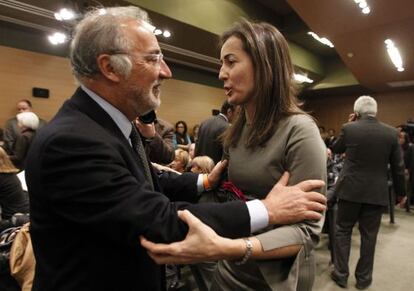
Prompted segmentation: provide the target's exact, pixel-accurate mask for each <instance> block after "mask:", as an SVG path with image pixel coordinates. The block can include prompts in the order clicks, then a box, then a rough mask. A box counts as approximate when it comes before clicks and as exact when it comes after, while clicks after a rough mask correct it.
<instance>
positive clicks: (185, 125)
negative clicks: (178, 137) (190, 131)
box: [175, 120, 187, 135]
mask: <svg viewBox="0 0 414 291" xmlns="http://www.w3.org/2000/svg"><path fill="white" fill-rule="evenodd" d="M180 124H182V125H184V133H183V135H186V134H187V123H185V121H182V120H180V121H177V123H176V124H175V132H176V133H178V131H177V129H178V126H179V125H180Z"/></svg>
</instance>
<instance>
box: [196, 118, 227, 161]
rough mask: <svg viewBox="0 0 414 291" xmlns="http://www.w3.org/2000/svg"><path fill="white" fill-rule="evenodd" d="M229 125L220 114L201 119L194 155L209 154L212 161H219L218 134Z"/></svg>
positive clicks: (220, 149) (219, 145)
mask: <svg viewBox="0 0 414 291" xmlns="http://www.w3.org/2000/svg"><path fill="white" fill-rule="evenodd" d="M229 126H230V124H229V123H228V121H227V120H226V119H225V118H224V117H223V116H222V115H220V114H219V115H215V116H212V117H210V118H209V119H207V120H205V121H203V122H202V123H201V125H200V129H199V131H198V139H197V143H196V147H195V156H196V157H197V156H209V157H210V158H212V159H213V161H214V163H217V162H219V161H220V160H221V158H222V156H223V143H222V142H221V140H220V136H221V135H222V134H223V132H225V131H226V129H227V128H228V127H229Z"/></svg>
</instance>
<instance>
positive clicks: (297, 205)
mask: <svg viewBox="0 0 414 291" xmlns="http://www.w3.org/2000/svg"><path fill="white" fill-rule="evenodd" d="M288 181H289V173H288V172H285V173H284V174H283V175H282V177H281V178H280V180H279V181H278V182H277V184H276V185H275V186H274V187H273V189H272V190H271V191H270V192H269V194H268V195H267V197H266V198H265V199H264V200H263V201H262V202H263V204H264V205H265V207H266V209H267V211H268V212H269V224H292V223H297V222H299V221H303V220H319V219H321V218H322V212H323V211H325V210H326V198H325V196H324V195H322V194H320V193H318V192H312V190H314V189H318V188H322V187H323V186H324V185H325V182H323V181H322V180H306V181H303V182H301V183H299V184H296V185H294V186H286V185H287V183H288Z"/></svg>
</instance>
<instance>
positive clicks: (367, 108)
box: [354, 96, 377, 117]
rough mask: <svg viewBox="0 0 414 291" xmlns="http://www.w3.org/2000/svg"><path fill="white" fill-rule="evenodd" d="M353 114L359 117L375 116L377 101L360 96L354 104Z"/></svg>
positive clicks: (369, 97)
mask: <svg viewBox="0 0 414 291" xmlns="http://www.w3.org/2000/svg"><path fill="white" fill-rule="evenodd" d="M354 112H355V113H356V114H358V115H359V116H373V117H375V116H376V115H377V101H375V99H374V98H372V97H371V96H361V97H359V98H358V99H357V100H356V101H355V103H354Z"/></svg>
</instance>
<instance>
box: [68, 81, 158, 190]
mask: <svg viewBox="0 0 414 291" xmlns="http://www.w3.org/2000/svg"><path fill="white" fill-rule="evenodd" d="M69 102H70V103H71V104H72V105H73V106H75V107H77V109H78V110H79V111H81V112H83V113H84V114H86V115H87V116H89V117H90V118H91V119H93V120H94V121H96V122H97V123H98V124H99V125H101V126H102V127H103V128H105V130H106V131H108V132H109V133H110V134H111V135H114V136H115V137H116V138H117V139H118V140H120V141H121V142H122V143H123V144H124V145H125V146H126V147H127V148H128V150H129V152H130V153H131V154H132V155H133V156H135V157H138V156H137V154H136V153H135V151H134V150H133V149H132V147H131V145H130V144H129V142H128V140H127V139H126V138H125V136H124V135H123V133H122V132H121V130H120V129H119V127H118V126H117V125H116V123H115V122H114V121H113V119H112V118H111V116H109V114H108V113H106V112H105V110H103V109H102V108H101V106H99V104H98V103H96V102H95V101H94V100H93V99H92V98H91V97H89V95H88V94H86V92H85V91H83V90H82V89H81V88H78V89H77V90H76V92H75V93H74V94H73V96H72V98H71V99H70V100H69ZM148 161H149V158H148ZM149 166H150V170H151V176H152V180H153V181H154V187H155V189H159V183H158V179H157V177H156V174H155V173H154V170H153V167H152V165H151V164H150V165H149Z"/></svg>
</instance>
